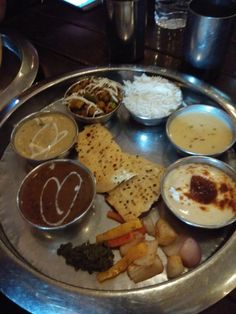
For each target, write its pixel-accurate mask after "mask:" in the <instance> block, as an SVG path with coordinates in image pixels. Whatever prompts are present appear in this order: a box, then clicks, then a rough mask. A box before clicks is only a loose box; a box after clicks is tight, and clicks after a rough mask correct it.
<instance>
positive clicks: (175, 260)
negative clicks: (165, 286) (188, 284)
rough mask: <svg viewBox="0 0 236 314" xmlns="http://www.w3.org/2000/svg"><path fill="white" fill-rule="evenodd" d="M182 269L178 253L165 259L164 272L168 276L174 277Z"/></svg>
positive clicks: (180, 272) (181, 271)
mask: <svg viewBox="0 0 236 314" xmlns="http://www.w3.org/2000/svg"><path fill="white" fill-rule="evenodd" d="M183 271H184V265H183V262H182V259H181V257H180V256H179V255H172V256H170V257H168V259H167V265H166V272H167V277H168V278H176V277H178V276H179V275H181V274H182V273H183Z"/></svg>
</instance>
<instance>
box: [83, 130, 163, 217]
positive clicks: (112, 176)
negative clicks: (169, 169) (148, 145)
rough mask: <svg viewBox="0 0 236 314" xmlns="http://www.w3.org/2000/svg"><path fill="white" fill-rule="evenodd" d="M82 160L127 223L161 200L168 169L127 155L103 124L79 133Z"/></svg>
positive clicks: (107, 198) (107, 199) (98, 191)
mask: <svg viewBox="0 0 236 314" xmlns="http://www.w3.org/2000/svg"><path fill="white" fill-rule="evenodd" d="M77 151H78V159H79V160H80V162H81V163H83V164H84V165H85V166H86V167H88V168H89V169H90V170H91V171H92V172H93V174H94V176H95V178H96V190H97V193H108V195H107V196H106V201H107V202H108V203H109V204H110V205H111V206H113V208H115V210H116V211H117V212H118V213H119V214H120V215H121V216H122V217H123V219H124V220H125V221H129V220H131V219H133V218H137V217H139V216H140V215H141V214H142V213H144V212H146V211H148V210H149V209H150V208H151V206H152V204H153V203H154V202H155V201H156V200H157V199H158V198H159V196H160V181H161V176H162V174H163V171H164V168H163V167H162V166H160V165H158V164H156V163H153V162H151V161H149V160H147V159H145V158H143V157H141V156H139V155H131V154H126V153H124V152H123V151H122V150H121V148H120V147H119V145H118V144H117V143H116V142H115V140H114V139H113V137H112V134H111V133H110V132H109V131H108V130H107V129H106V128H105V127H104V126H102V125H101V124H93V125H89V126H86V127H85V129H84V130H83V131H82V132H80V133H79V136H78V142H77Z"/></svg>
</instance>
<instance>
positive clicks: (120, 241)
mask: <svg viewBox="0 0 236 314" xmlns="http://www.w3.org/2000/svg"><path fill="white" fill-rule="evenodd" d="M133 239H134V233H133V232H129V233H126V234H124V235H122V236H120V237H118V238H115V239H111V240H108V241H107V242H106V244H107V246H109V247H110V248H117V247H120V246H121V245H124V244H126V243H128V242H130V241H132V240H133Z"/></svg>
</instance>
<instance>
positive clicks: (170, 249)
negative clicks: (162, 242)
mask: <svg viewBox="0 0 236 314" xmlns="http://www.w3.org/2000/svg"><path fill="white" fill-rule="evenodd" d="M186 237H187V236H185V235H179V236H178V237H177V238H176V239H175V241H174V242H172V243H171V244H169V245H167V246H163V248H162V249H163V251H164V253H165V254H166V255H167V256H171V255H179V251H180V249H181V247H182V245H183V243H184V241H185V239H186Z"/></svg>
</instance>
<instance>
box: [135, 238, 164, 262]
mask: <svg viewBox="0 0 236 314" xmlns="http://www.w3.org/2000/svg"><path fill="white" fill-rule="evenodd" d="M145 243H146V244H147V248H148V250H147V254H146V255H145V256H142V257H140V258H138V259H136V260H135V261H134V264H135V265H139V266H150V265H152V264H153V263H154V261H155V258H156V255H157V247H158V242H157V240H156V239H155V240H152V241H145Z"/></svg>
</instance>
